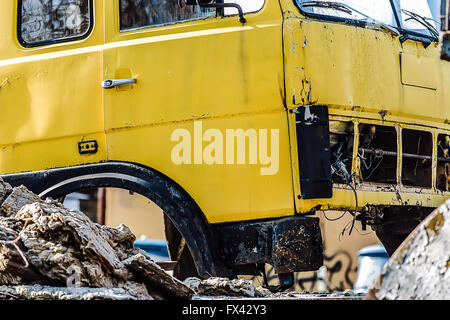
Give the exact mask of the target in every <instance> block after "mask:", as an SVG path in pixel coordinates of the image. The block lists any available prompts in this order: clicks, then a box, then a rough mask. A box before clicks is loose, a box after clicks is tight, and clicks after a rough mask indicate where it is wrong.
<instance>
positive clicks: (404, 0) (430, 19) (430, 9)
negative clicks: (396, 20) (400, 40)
mask: <svg viewBox="0 0 450 320" xmlns="http://www.w3.org/2000/svg"><path fill="white" fill-rule="evenodd" d="M396 2H397V8H399V9H400V12H399V16H400V17H401V23H402V27H403V29H406V30H411V31H414V32H418V33H421V34H425V35H430V36H434V37H438V36H439V31H438V30H440V29H441V26H440V21H439V19H440V1H438V0H397V1H396Z"/></svg>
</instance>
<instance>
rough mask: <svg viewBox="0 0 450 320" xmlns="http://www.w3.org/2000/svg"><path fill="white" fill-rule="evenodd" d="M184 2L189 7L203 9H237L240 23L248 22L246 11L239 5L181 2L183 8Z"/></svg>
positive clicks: (204, 1)
mask: <svg viewBox="0 0 450 320" xmlns="http://www.w3.org/2000/svg"><path fill="white" fill-rule="evenodd" d="M182 2H184V3H185V4H187V5H199V6H200V7H201V8H219V9H223V8H235V9H237V11H238V14H239V21H240V22H241V23H246V22H247V20H246V19H245V17H244V10H242V7H241V6H240V5H238V4H237V3H209V2H211V0H180V1H179V4H180V6H181V3H182Z"/></svg>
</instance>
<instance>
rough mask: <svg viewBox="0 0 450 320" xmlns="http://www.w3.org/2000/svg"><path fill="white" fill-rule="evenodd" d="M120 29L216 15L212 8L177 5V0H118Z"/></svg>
mask: <svg viewBox="0 0 450 320" xmlns="http://www.w3.org/2000/svg"><path fill="white" fill-rule="evenodd" d="M119 1H120V30H129V29H136V28H143V27H150V26H156V25H163V24H170V23H176V22H181V21H188V20H195V19H202V18H209V17H215V16H216V9H214V8H200V7H199V6H192V5H188V6H186V5H183V6H180V5H179V1H178V0H165V1H161V0H119Z"/></svg>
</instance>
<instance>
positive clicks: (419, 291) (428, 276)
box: [367, 200, 450, 300]
mask: <svg viewBox="0 0 450 320" xmlns="http://www.w3.org/2000/svg"><path fill="white" fill-rule="evenodd" d="M449 248H450V200H448V201H447V202H446V203H445V204H443V205H442V206H441V207H439V208H438V209H436V210H435V211H434V212H433V213H432V214H430V215H429V216H428V217H427V218H426V219H425V220H424V221H423V222H422V223H421V224H420V225H419V226H418V227H417V228H416V229H415V231H413V232H412V233H411V234H410V235H409V236H408V238H407V239H406V240H405V241H404V242H403V244H402V245H401V246H400V247H399V248H398V249H397V250H396V251H395V252H394V254H393V255H392V257H391V259H390V260H389V261H388V262H387V263H386V265H385V267H384V269H383V271H382V274H381V275H380V277H379V279H378V280H377V281H376V282H375V284H374V285H373V287H372V289H371V290H370V292H369V294H368V296H367V299H380V300H413V299H415V300H444V299H445V300H448V299H450V250H449Z"/></svg>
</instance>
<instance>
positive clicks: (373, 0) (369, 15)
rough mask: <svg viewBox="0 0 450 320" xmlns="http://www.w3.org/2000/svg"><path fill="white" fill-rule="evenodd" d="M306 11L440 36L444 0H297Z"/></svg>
mask: <svg viewBox="0 0 450 320" xmlns="http://www.w3.org/2000/svg"><path fill="white" fill-rule="evenodd" d="M295 1H296V2H297V4H298V5H299V7H300V8H301V9H302V11H303V12H305V13H306V14H308V13H311V14H317V15H323V16H328V17H336V18H341V19H346V20H348V19H351V20H358V21H363V22H366V23H368V24H369V23H378V24H381V25H388V26H391V27H395V28H398V29H401V30H403V31H405V32H408V31H409V32H413V33H417V34H423V35H426V36H432V37H435V38H437V36H438V35H439V32H438V30H439V29H440V22H439V17H440V16H439V14H440V13H439V12H440V11H439V10H440V0H336V1H331V0H318V1H310V0H295Z"/></svg>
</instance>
